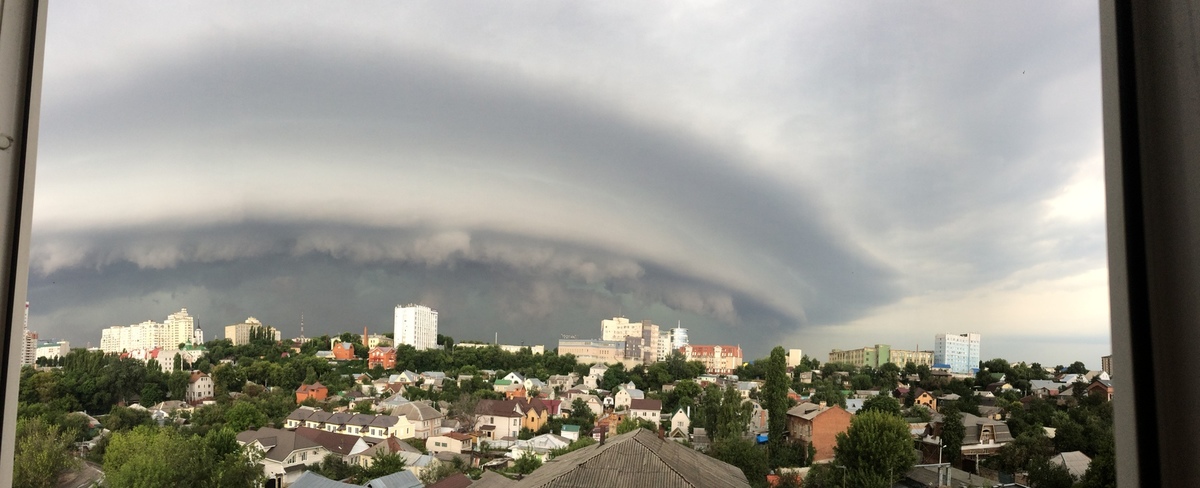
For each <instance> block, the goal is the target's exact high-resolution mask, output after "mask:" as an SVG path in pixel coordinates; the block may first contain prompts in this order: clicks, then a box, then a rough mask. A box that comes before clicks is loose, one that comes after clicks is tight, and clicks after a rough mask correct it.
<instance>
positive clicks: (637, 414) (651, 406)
mask: <svg viewBox="0 0 1200 488" xmlns="http://www.w3.org/2000/svg"><path fill="white" fill-rule="evenodd" d="M629 416H630V417H633V418H635V419H641V420H649V421H650V422H654V425H658V424H659V421H660V420H661V417H662V401H660V400H650V399H638V400H630V403H629Z"/></svg>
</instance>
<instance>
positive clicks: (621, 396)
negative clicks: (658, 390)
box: [613, 386, 646, 409]
mask: <svg viewBox="0 0 1200 488" xmlns="http://www.w3.org/2000/svg"><path fill="white" fill-rule="evenodd" d="M644 398H646V392H644V391H642V390H639V389H637V388H634V387H632V386H621V387H620V388H618V389H617V394H616V395H613V406H614V407H616V408H619V409H625V408H629V403H630V402H631V401H633V400H642V399H644Z"/></svg>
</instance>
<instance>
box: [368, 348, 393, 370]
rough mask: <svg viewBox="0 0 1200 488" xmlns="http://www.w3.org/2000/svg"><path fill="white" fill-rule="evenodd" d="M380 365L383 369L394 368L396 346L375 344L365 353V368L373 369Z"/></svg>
mask: <svg viewBox="0 0 1200 488" xmlns="http://www.w3.org/2000/svg"><path fill="white" fill-rule="evenodd" d="M376 366H380V367H382V368H383V369H395V368H396V348H394V347H389V346H375V347H374V348H372V349H371V351H370V352H368V353H367V368H368V369H373V368H375V367H376Z"/></svg>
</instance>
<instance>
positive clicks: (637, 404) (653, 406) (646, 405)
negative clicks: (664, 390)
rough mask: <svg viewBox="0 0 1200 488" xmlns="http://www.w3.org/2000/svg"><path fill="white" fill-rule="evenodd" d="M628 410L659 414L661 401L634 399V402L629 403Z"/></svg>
mask: <svg viewBox="0 0 1200 488" xmlns="http://www.w3.org/2000/svg"><path fill="white" fill-rule="evenodd" d="M629 409H630V410H654V411H656V412H661V411H662V401H661V400H653V399H648V400H641V399H634V400H630V401H629Z"/></svg>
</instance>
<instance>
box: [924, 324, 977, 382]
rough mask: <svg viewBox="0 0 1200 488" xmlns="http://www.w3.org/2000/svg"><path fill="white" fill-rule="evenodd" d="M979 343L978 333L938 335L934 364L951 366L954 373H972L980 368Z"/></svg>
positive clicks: (934, 343) (935, 339) (935, 344)
mask: <svg viewBox="0 0 1200 488" xmlns="http://www.w3.org/2000/svg"><path fill="white" fill-rule="evenodd" d="M979 342H980V336H979V334H976V333H967V334H938V335H937V336H935V337H934V342H933V363H934V364H935V365H938V364H947V365H950V372H952V373H970V372H971V370H972V369H974V368H978V367H979V360H980V359H979Z"/></svg>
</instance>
